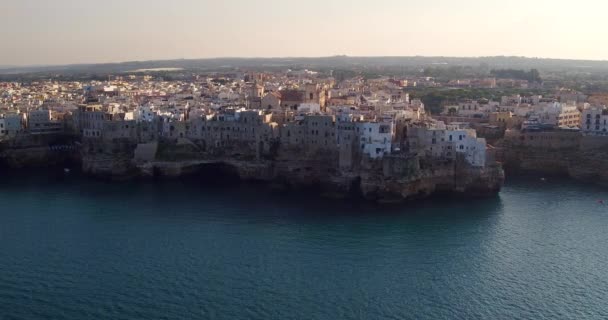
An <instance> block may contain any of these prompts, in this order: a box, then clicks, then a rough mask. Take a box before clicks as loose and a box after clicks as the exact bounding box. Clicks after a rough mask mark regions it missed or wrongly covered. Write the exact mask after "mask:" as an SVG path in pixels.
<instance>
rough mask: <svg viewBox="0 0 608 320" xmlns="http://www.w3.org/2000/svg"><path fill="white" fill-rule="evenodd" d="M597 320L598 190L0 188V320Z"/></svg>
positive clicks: (606, 310)
mask: <svg viewBox="0 0 608 320" xmlns="http://www.w3.org/2000/svg"><path fill="white" fill-rule="evenodd" d="M9 319H74V320H82V319H608V189H605V188H600V187H596V186H592V185H589V184H586V183H581V182H575V181H571V180H566V179H561V178H546V179H541V178H540V177H517V178H511V177H509V178H508V179H507V182H506V185H505V187H504V189H503V190H502V192H501V193H500V194H499V195H497V196H495V197H491V198H483V199H469V198H458V197H452V198H445V197H443V198H431V199H428V200H423V201H416V202H406V203H403V204H398V205H388V206H387V205H377V204H374V203H369V202H365V201H357V200H354V199H350V200H349V199H343V200H329V199H324V198H322V197H319V196H318V195H315V194H312V193H310V192H298V191H290V192H284V191H278V190H275V189H272V188H268V187H266V186H264V185H252V184H240V183H239V184H234V183H223V181H221V179H219V178H217V177H216V178H204V177H198V178H195V179H188V180H172V181H134V182H108V181H99V180H92V179H87V178H85V177H82V176H80V175H78V174H76V173H74V174H72V173H69V174H66V173H64V172H63V170H61V172H50V173H49V172H28V173H27V174H25V173H23V172H14V173H4V174H2V175H0V320H9Z"/></svg>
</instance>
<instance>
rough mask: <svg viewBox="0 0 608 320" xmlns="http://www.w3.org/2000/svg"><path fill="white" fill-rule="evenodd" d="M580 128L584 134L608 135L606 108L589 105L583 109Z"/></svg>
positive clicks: (607, 109)
mask: <svg viewBox="0 0 608 320" xmlns="http://www.w3.org/2000/svg"><path fill="white" fill-rule="evenodd" d="M581 129H582V131H583V134H585V135H593V136H607V135H608V108H606V107H590V108H587V109H585V110H583V116H582V119H581Z"/></svg>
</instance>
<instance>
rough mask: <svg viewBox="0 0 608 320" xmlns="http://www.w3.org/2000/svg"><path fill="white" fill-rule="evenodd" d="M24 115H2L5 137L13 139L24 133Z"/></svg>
mask: <svg viewBox="0 0 608 320" xmlns="http://www.w3.org/2000/svg"><path fill="white" fill-rule="evenodd" d="M24 122H25V121H24V114H23V113H13V114H6V115H4V132H5V135H7V136H11V137H14V136H16V135H17V134H19V133H22V132H23V131H24Z"/></svg>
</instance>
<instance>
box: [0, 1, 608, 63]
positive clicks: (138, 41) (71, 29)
mask: <svg viewBox="0 0 608 320" xmlns="http://www.w3.org/2000/svg"><path fill="white" fill-rule="evenodd" d="M607 12H608V1H606V0H577V1H570V0H502V1H496V0H298V1H291V0H162V1H161V0H102V1H91V0H78V1H77V0H0V42H1V43H2V45H1V46H0V65H28V64H67V63H89V62H117V61H131V60H150V59H174V58H207V57H226V56H231V57H237V56H238V57H278V56H329V55H338V54H346V55H352V56H377V55H383V56H385V55H391V56H397V55H399V56H402V55H403V56H410V55H433V56H438V55H445V56H487V55H518V56H530V57H551V58H580V59H602V60H603V59H608V22H606V19H605V16H606V14H607Z"/></svg>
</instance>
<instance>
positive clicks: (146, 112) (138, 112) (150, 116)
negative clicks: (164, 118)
mask: <svg viewBox="0 0 608 320" xmlns="http://www.w3.org/2000/svg"><path fill="white" fill-rule="evenodd" d="M157 116H158V111H157V110H156V107H154V105H144V106H137V108H135V112H134V117H135V121H137V122H142V121H145V122H152V121H154V118H156V117H157Z"/></svg>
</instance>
